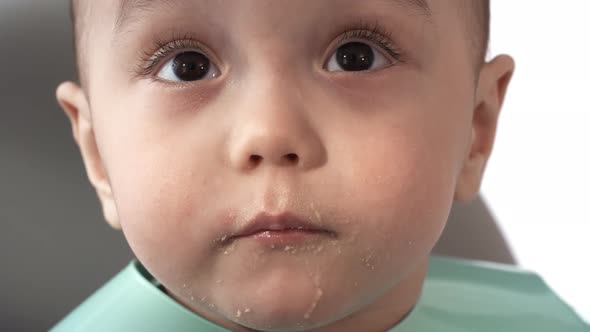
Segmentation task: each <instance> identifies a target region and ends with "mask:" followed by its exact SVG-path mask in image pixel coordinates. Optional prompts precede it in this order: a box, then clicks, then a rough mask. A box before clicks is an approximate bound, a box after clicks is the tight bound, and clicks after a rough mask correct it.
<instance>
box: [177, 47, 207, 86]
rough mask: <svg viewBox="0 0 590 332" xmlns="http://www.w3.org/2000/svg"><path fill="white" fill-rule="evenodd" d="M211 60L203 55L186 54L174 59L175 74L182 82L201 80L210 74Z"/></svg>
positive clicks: (195, 53)
mask: <svg viewBox="0 0 590 332" xmlns="http://www.w3.org/2000/svg"><path fill="white" fill-rule="evenodd" d="M209 66H210V62H209V59H208V58H207V57H206V56H204V55H203V54H201V53H197V52H184V53H181V54H179V55H177V56H176V57H175V58H174V63H173V64H172V67H173V69H174V74H176V76H177V77H178V78H179V79H180V80H182V81H196V80H200V79H202V78H203V77H205V75H207V73H208V72H209Z"/></svg>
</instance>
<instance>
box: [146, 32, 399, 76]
mask: <svg viewBox="0 0 590 332" xmlns="http://www.w3.org/2000/svg"><path fill="white" fill-rule="evenodd" d="M345 31H346V32H345V33H344V34H342V35H341V37H339V38H338V42H337V43H336V45H338V46H341V45H344V44H345V42H347V41H349V40H353V39H357V40H358V39H362V40H366V41H370V42H372V43H374V44H376V45H377V46H379V47H380V48H382V49H383V50H385V52H387V54H389V56H391V57H392V58H393V59H394V60H395V61H397V62H401V63H404V62H405V60H406V59H405V57H404V56H403V52H402V51H401V48H400V47H398V46H397V45H395V44H394V43H393V42H392V40H393V38H392V36H391V33H389V32H388V31H387V30H386V29H385V28H384V27H383V26H382V25H380V24H379V23H378V22H374V23H368V22H365V21H362V20H361V21H358V22H357V23H355V24H351V25H350V26H348V27H347V28H346V29H345ZM152 49H155V50H157V51H156V52H155V53H153V52H147V51H146V52H143V53H142V54H141V59H140V63H141V64H140V66H139V67H138V69H137V70H136V71H135V72H136V75H137V76H138V77H148V76H151V75H152V74H153V73H154V71H156V68H157V67H158V65H159V64H160V63H161V62H162V61H164V60H165V59H166V58H168V57H169V56H170V54H173V53H174V52H176V51H178V50H186V49H195V50H197V51H199V52H201V53H203V54H205V55H206V53H207V52H205V51H204V50H203V47H202V46H201V44H200V43H199V42H197V41H196V40H195V39H194V38H192V36H191V35H175V36H173V37H172V41H171V42H170V41H166V40H164V39H160V38H156V39H155V40H154V44H153V48H152Z"/></svg>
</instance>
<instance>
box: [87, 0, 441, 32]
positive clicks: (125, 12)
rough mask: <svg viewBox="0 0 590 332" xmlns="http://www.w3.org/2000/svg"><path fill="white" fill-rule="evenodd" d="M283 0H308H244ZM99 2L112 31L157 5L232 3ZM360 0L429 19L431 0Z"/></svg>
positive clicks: (222, 2)
mask: <svg viewBox="0 0 590 332" xmlns="http://www.w3.org/2000/svg"><path fill="white" fill-rule="evenodd" d="M82 1H85V0H82ZM285 1H290V2H291V3H293V2H296V3H299V4H301V5H304V6H306V5H308V4H307V3H306V2H308V1H310V0H254V1H248V5H249V6H252V7H253V6H261V7H268V5H269V4H270V3H272V2H274V3H275V4H276V3H278V2H285ZM321 2H331V3H332V4H333V6H334V7H336V8H337V7H339V6H346V5H347V3H346V2H347V1H346V0H321ZM359 2H360V1H359ZM100 3H102V4H105V5H107V7H108V9H109V12H111V13H112V14H113V15H114V17H115V19H114V30H115V32H119V31H120V30H122V29H123V28H124V27H125V26H126V25H128V24H129V23H130V22H132V21H133V20H135V19H139V18H141V17H143V16H146V15H148V14H153V13H154V12H156V11H158V10H161V9H175V8H182V7H186V6H189V5H199V6H203V7H215V8H220V7H231V6H234V5H235V3H234V1H233V0H232V1H230V0H107V1H101V2H100ZM362 3H363V4H368V5H375V6H378V7H389V8H391V9H392V10H397V11H401V12H406V13H411V14H414V15H418V16H420V17H422V19H424V20H426V21H430V19H431V16H432V9H431V4H430V3H429V1H428V0H363V1H362Z"/></svg>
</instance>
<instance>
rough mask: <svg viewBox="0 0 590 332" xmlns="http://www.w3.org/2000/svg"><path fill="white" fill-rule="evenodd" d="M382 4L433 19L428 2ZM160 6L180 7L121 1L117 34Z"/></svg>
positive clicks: (162, 0)
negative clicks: (133, 19)
mask: <svg viewBox="0 0 590 332" xmlns="http://www.w3.org/2000/svg"><path fill="white" fill-rule="evenodd" d="M382 2H383V3H385V4H387V5H390V6H397V7H400V6H401V7H405V8H408V9H410V10H413V11H415V12H417V13H418V14H421V15H422V16H425V17H426V18H428V19H430V18H431V17H432V10H431V8H430V5H429V4H428V0H382ZM160 5H170V6H175V5H178V0H121V2H120V3H119V8H118V14H117V20H116V21H115V22H116V23H115V34H118V32H119V31H121V30H122V29H123V27H125V26H126V25H127V24H128V23H129V21H131V19H132V18H133V17H134V16H135V15H134V14H136V13H139V14H141V13H142V12H146V11H151V10H153V9H154V8H155V7H157V6H160Z"/></svg>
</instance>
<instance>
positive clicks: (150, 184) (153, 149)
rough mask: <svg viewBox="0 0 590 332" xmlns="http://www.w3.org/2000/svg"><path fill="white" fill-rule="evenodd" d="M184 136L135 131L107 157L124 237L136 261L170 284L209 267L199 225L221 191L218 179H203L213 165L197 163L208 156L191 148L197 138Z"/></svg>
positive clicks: (205, 232) (205, 235)
mask: <svg viewBox="0 0 590 332" xmlns="http://www.w3.org/2000/svg"><path fill="white" fill-rule="evenodd" d="M137 126H139V125H137ZM134 135H135V136H134ZM183 135H184V134H182V133H177V134H174V135H162V134H161V133H160V132H158V131H154V130H150V129H146V128H136V129H134V130H133V131H130V132H129V133H128V134H127V137H126V139H125V140H124V141H120V142H118V143H117V144H111V145H109V146H110V148H109V149H108V151H106V152H105V159H107V161H108V166H109V170H108V173H109V178H110V181H111V185H112V188H113V192H114V196H115V202H116V205H117V211H118V214H119V219H120V221H121V226H122V230H123V232H124V234H125V237H126V238H127V241H128V242H129V245H130V247H131V248H132V250H133V252H134V253H135V255H136V256H137V257H138V259H140V261H141V262H142V263H143V264H144V265H145V266H146V267H147V268H148V269H149V270H150V272H151V273H152V274H153V275H154V276H155V277H156V278H158V279H159V280H160V281H162V282H163V283H165V284H169V285H178V284H179V280H184V282H186V279H187V276H188V275H193V276H194V275H196V273H195V270H196V265H197V264H200V265H199V268H210V266H209V264H212V262H211V261H210V257H211V252H210V251H211V247H212V246H211V243H209V242H210V239H211V238H213V236H212V235H211V233H212V232H213V231H212V230H211V229H210V226H211V225H208V224H207V223H204V222H202V221H203V220H210V219H211V218H210V216H208V213H210V211H211V209H209V208H210V207H211V206H212V204H215V195H213V194H212V193H216V192H219V190H217V189H216V188H217V187H218V184H219V181H218V179H216V178H214V177H210V176H209V177H206V176H205V174H214V173H212V172H211V171H210V170H208V169H207V167H211V166H208V163H202V162H199V158H198V156H199V155H208V151H204V150H203V149H201V148H199V147H200V146H202V145H199V144H191V143H189V141H190V140H191V139H195V140H198V139H199V138H198V137H196V138H195V137H188V136H186V137H185V136H183ZM150 136H152V137H158V138H159V140H158V142H152V141H151V138H150ZM199 275H201V276H203V277H204V276H205V274H199ZM180 284H181V283H180Z"/></svg>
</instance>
